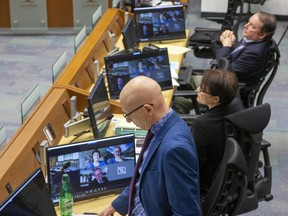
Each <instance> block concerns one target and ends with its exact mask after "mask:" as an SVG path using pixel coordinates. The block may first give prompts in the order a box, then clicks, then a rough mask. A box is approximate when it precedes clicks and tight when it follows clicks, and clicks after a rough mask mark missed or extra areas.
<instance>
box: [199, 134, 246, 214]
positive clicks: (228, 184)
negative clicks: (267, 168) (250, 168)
mask: <svg viewBox="0 0 288 216" xmlns="http://www.w3.org/2000/svg"><path fill="white" fill-rule="evenodd" d="M246 175H247V165H246V161H245V158H244V155H243V152H242V150H241V148H240V146H239V144H238V143H237V141H236V140H235V139H233V138H228V139H227V141H226V144H225V151H224V155H223V158H222V160H221V163H220V166H219V170H218V172H217V174H216V176H215V179H214V180H213V183H212V186H211V188H210V190H209V191H208V194H207V196H206V198H205V200H204V201H203V204H202V215H203V216H210V215H211V216H212V215H215V216H216V215H224V214H225V215H226V214H228V215H231V216H232V215H237V213H238V210H239V208H240V205H241V202H242V199H243V196H244V193H245V191H246V190H245V188H246V185H247V176H246Z"/></svg>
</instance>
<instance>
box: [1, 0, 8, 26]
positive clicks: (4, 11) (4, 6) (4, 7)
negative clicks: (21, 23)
mask: <svg viewBox="0 0 288 216" xmlns="http://www.w3.org/2000/svg"><path fill="white" fill-rule="evenodd" d="M0 27H1V28H10V27H11V21H10V8H9V0H1V1H0Z"/></svg>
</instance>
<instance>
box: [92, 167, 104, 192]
mask: <svg viewBox="0 0 288 216" xmlns="http://www.w3.org/2000/svg"><path fill="white" fill-rule="evenodd" d="M94 177H95V178H94V179H93V181H92V182H90V184H89V186H90V187H91V188H97V187H99V186H100V185H101V184H103V183H106V182H108V179H107V178H106V177H103V172H102V169H101V168H99V167H97V168H95V169H94Z"/></svg>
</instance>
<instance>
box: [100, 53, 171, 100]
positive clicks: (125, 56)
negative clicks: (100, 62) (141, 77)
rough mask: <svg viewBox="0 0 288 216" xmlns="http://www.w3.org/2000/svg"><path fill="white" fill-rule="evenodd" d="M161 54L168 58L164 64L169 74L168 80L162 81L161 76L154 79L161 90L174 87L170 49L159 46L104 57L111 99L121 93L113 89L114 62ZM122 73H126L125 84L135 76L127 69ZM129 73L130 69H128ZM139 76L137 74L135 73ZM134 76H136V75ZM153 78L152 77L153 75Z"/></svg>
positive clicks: (116, 97) (136, 59) (147, 57)
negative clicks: (112, 68)
mask: <svg viewBox="0 0 288 216" xmlns="http://www.w3.org/2000/svg"><path fill="white" fill-rule="evenodd" d="M161 56H165V58H166V60H167V64H163V65H164V66H166V67H167V68H166V70H167V72H166V73H167V74H165V75H166V76H167V78H168V79H167V80H166V79H165V80H164V81H163V82H161V81H160V78H159V79H158V80H157V79H154V80H155V81H156V82H158V84H159V85H160V87H161V90H169V89H173V84H172V76H171V70H170V61H169V55H168V49H167V48H159V49H155V50H154V49H150V50H148V51H142V52H140V51H137V52H130V53H121V54H118V55H113V56H106V57H104V62H105V68H106V74H107V80H108V88H109V96H110V99H119V94H120V91H119V92H118V93H117V92H115V90H114V89H113V88H114V87H113V86H115V85H116V84H115V80H113V78H114V77H113V76H114V75H113V74H112V73H115V72H113V71H112V70H111V67H112V66H113V64H115V63H121V62H129V61H139V60H143V59H149V58H155V57H161ZM157 72H159V70H157V69H155V70H154V71H152V74H153V75H154V76H155V73H157ZM121 73H125V75H123V76H125V81H124V85H125V84H126V83H127V82H128V81H129V80H130V79H132V78H133V77H131V75H130V74H126V73H127V71H125V72H121ZM128 73H129V71H128ZM135 76H137V75H135ZM135 76H134V77H135ZM151 78H152V77H151Z"/></svg>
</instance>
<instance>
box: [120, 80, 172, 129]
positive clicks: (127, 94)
mask: <svg viewBox="0 0 288 216" xmlns="http://www.w3.org/2000/svg"><path fill="white" fill-rule="evenodd" d="M119 99H120V103H121V106H122V110H123V112H124V113H126V114H128V113H130V112H131V111H133V110H134V109H136V108H137V107H139V106H142V105H144V106H143V108H140V109H143V110H142V114H143V116H145V115H147V119H146V121H148V120H149V118H150V121H149V122H146V121H145V119H141V120H140V119H138V118H137V119H136V116H137V115H136V114H139V117H140V112H141V111H135V114H134V113H133V117H134V116H135V118H132V115H131V116H129V119H131V120H130V121H133V122H134V123H135V124H136V125H137V123H138V120H140V121H141V123H140V122H139V123H138V125H137V126H139V127H141V128H142V129H146V130H148V129H150V127H151V126H152V125H153V124H154V123H155V122H156V121H158V120H159V119H160V118H162V117H163V116H164V115H165V114H166V113H167V112H168V110H169V108H168V107H167V105H166V102H165V100H164V97H163V95H162V92H161V87H160V86H159V84H158V83H157V82H156V81H154V80H153V79H151V78H149V77H146V76H138V77H135V78H133V79H132V80H130V81H129V82H128V83H127V84H126V85H125V86H124V88H123V89H122V91H121V93H120V97H119ZM146 104H147V106H146ZM151 104H153V105H151ZM136 112H137V113H136ZM127 121H128V119H127ZM144 121H145V122H146V123H145V122H144ZM142 123H144V124H145V126H143V125H142ZM144 127H145V128H144Z"/></svg>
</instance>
